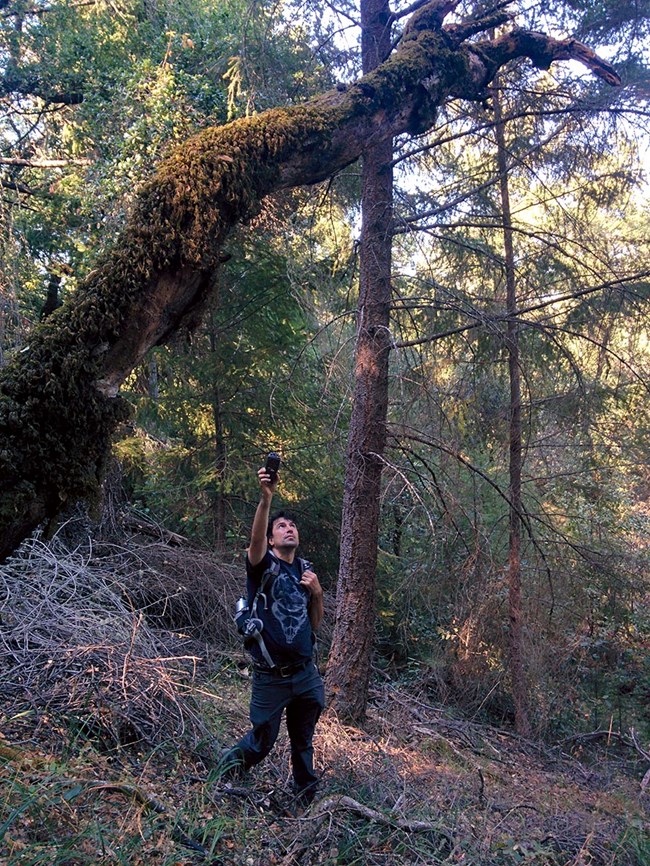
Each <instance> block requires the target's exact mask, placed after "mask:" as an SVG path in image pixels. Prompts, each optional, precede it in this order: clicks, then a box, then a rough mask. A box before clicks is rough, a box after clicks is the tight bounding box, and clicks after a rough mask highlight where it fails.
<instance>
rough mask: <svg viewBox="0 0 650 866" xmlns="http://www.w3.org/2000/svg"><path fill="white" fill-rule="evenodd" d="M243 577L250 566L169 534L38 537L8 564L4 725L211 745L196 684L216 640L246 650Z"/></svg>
mask: <svg viewBox="0 0 650 866" xmlns="http://www.w3.org/2000/svg"><path fill="white" fill-rule="evenodd" d="M241 583H242V567H241V566H238V565H236V564H231V565H224V564H223V563H220V562H218V561H217V560H216V558H213V557H210V556H209V555H206V554H204V553H201V552H199V551H191V550H190V551H188V550H187V549H180V548H172V547H169V546H168V545H166V544H164V543H162V542H154V543H145V542H144V541H143V540H142V539H140V540H137V541H130V542H129V543H128V544H127V543H126V541H125V542H124V543H122V544H111V545H108V544H102V545H101V546H99V547H97V548H94V547H93V545H92V542H91V541H90V539H89V538H88V537H86V539H85V540H84V541H83V543H82V544H80V545H78V546H76V547H70V546H68V545H66V544H64V543H63V542H62V541H61V540H60V539H57V538H55V539H54V541H50V542H48V543H44V542H43V541H41V540H39V539H38V538H37V539H32V540H30V541H28V542H26V543H25V544H24V545H23V546H22V547H21V549H20V550H19V552H18V553H17V554H16V555H15V556H14V557H12V558H11V559H9V560H8V561H7V562H6V563H5V564H3V565H2V566H0V682H1V683H2V690H1V692H2V694H1V699H0V719H2V720H3V727H4V728H5V730H9V729H10V728H11V727H16V726H20V727H24V726H27V727H28V728H29V729H30V730H31V731H32V732H34V731H38V729H39V727H40V726H42V725H47V728H48V733H49V735H51V733H52V730H53V729H56V728H57V727H58V726H60V728H61V733H62V734H63V735H65V736H66V737H69V735H70V733H71V729H72V732H74V731H75V730H78V731H79V733H82V734H83V733H85V734H87V735H89V736H92V737H93V738H97V739H100V740H105V741H106V744H107V745H114V744H117V743H126V742H128V743H141V744H142V745H143V746H151V745H155V744H160V743H164V742H166V741H169V740H170V739H171V740H177V741H178V738H179V737H180V736H183V738H184V740H185V742H186V743H188V744H189V745H190V746H193V745H196V746H198V745H199V744H203V745H204V746H205V743H206V742H207V741H208V740H209V734H208V732H207V730H206V729H205V725H204V723H203V721H202V719H201V715H200V713H199V712H198V711H197V708H196V706H195V703H194V701H193V699H192V697H191V693H190V688H189V686H190V684H191V682H192V679H193V678H194V676H195V675H196V671H197V667H198V666H199V665H200V664H202V662H203V661H204V659H205V656H206V650H208V649H209V645H208V642H210V641H217V642H218V645H219V648H220V649H221V650H222V651H223V650H226V651H228V650H229V649H233V650H234V649H235V648H236V646H237V641H236V636H235V634H234V629H233V625H232V621H231V618H230V611H231V608H232V602H233V600H234V599H235V598H236V596H237V595H238V593H239V590H240V587H241Z"/></svg>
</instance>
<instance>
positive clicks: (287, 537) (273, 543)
mask: <svg viewBox="0 0 650 866" xmlns="http://www.w3.org/2000/svg"><path fill="white" fill-rule="evenodd" d="M268 541H269V547H278V548H294V549H295V548H296V547H298V544H299V543H300V537H299V535H298V527H297V526H296V524H295V523H294V522H293V520H290V519H289V518H288V517H278V519H277V520H274V521H273V531H272V532H271V535H269V539H268Z"/></svg>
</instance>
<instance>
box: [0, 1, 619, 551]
mask: <svg viewBox="0 0 650 866" xmlns="http://www.w3.org/2000/svg"><path fill="white" fill-rule="evenodd" d="M458 5H459V0H433V2H430V3H428V4H426V5H424V6H422V7H421V8H420V9H418V11H416V12H415V13H414V14H413V16H412V17H411V19H410V20H409V23H408V25H407V26H406V28H405V30H404V33H403V35H402V38H401V39H400V41H399V43H398V45H397V46H396V48H395V50H394V51H393V53H392V54H391V56H390V57H389V58H388V59H387V60H386V61H385V62H384V63H383V64H382V65H380V66H379V67H378V68H376V69H374V70H373V71H372V72H369V73H368V74H366V75H364V76H363V77H362V78H361V79H359V80H358V81H357V82H356V83H354V84H351V85H347V86H345V87H341V88H337V89H335V90H332V91H329V92H327V93H324V94H322V95H321V96H318V97H316V98H314V99H312V100H310V101H309V102H307V103H305V104H303V105H293V106H291V107H288V108H277V109H272V110H270V111H266V112H264V113H262V114H259V115H258V116H255V117H249V118H246V119H243V120H239V121H236V122H234V123H231V124H228V125H226V126H221V127H213V128H209V129H206V130H204V131H203V132H201V133H199V134H197V135H196V136H195V137H193V138H191V139H190V140H189V141H187V142H186V143H185V144H184V145H183V146H182V147H179V148H178V149H176V150H175V151H174V152H173V153H172V154H171V155H170V156H169V157H168V158H167V159H165V161H164V162H163V163H162V164H161V165H160V167H159V169H158V171H157V173H156V174H155V176H154V177H153V178H152V179H151V180H149V181H148V182H147V183H146V184H145V185H144V186H143V188H142V190H141V191H140V193H139V195H138V196H137V199H136V202H135V204H134V207H133V209H132V212H131V215H130V217H129V220H128V222H127V225H126V227H125V228H124V230H123V231H122V233H121V235H120V237H119V238H118V240H117V242H116V243H115V244H114V246H113V247H112V248H111V249H109V250H107V251H105V252H104V253H103V254H102V255H101V257H100V258H99V261H98V264H97V266H96V268H95V269H94V270H93V271H92V272H91V273H90V274H89V275H88V277H87V278H86V279H85V280H84V282H83V283H82V284H81V286H80V288H79V290H78V292H77V294H76V296H75V297H74V298H73V299H72V300H71V301H70V302H69V303H68V304H66V305H65V306H64V307H62V308H60V309H59V310H57V311H56V312H55V313H54V314H53V315H52V316H50V317H49V318H48V319H47V320H46V321H45V322H44V323H43V324H42V325H41V326H40V327H39V328H38V329H37V331H36V332H35V333H34V334H33V337H32V339H31V341H30V343H29V345H28V346H27V347H25V349H23V351H22V352H21V353H20V355H19V356H18V357H17V358H16V359H15V360H13V361H12V363H11V364H9V365H8V366H7V367H5V368H4V369H3V371H2V376H1V378H0V539H1V541H0V557H1V558H6V557H7V556H8V555H9V554H10V553H11V552H12V551H13V550H14V549H15V548H16V546H17V545H18V544H19V543H20V541H21V540H22V539H23V538H25V537H26V536H27V535H28V534H29V533H30V532H31V531H32V530H33V529H34V528H35V527H36V526H38V525H39V524H40V523H41V522H43V521H44V520H46V519H48V518H51V517H53V516H54V515H56V514H57V512H59V511H60V510H61V509H62V508H63V507H65V506H67V505H70V504H71V503H72V502H74V501H76V500H78V499H80V498H84V497H88V496H92V495H93V494H94V493H95V492H96V491H97V487H98V480H99V478H100V477H101V473H102V467H103V464H104V462H105V459H106V455H107V453H108V450H109V446H110V440H111V435H112V432H113V430H114V429H115V427H116V425H117V424H118V423H119V422H120V421H121V420H123V419H124V418H125V417H126V416H127V414H128V412H127V405H126V403H125V402H124V401H123V400H122V399H121V398H120V396H119V389H120V386H121V384H122V382H123V381H124V379H125V377H126V376H127V375H128V374H129V372H130V371H131V370H132V369H133V367H134V366H135V365H137V364H138V363H139V362H140V361H141V360H142V358H143V357H144V355H145V354H146V353H147V352H148V350H149V349H151V347H152V346H156V345H159V344H161V343H163V342H165V341H166V340H168V339H169V338H170V337H171V336H172V335H173V334H174V333H175V332H176V331H177V330H178V329H180V328H191V327H192V326H193V325H194V324H196V323H197V322H198V320H199V317H200V314H201V311H202V309H203V308H204V307H205V305H206V302H207V300H208V298H209V296H210V293H211V291H212V289H213V286H214V277H215V272H216V270H217V268H218V266H219V262H220V258H221V256H222V255H223V254H222V248H223V245H224V242H225V241H226V239H227V238H228V235H229V233H230V231H231V230H232V228H233V227H234V226H235V225H236V224H237V223H239V222H242V221H245V220H247V219H249V218H250V217H251V216H252V215H253V214H255V212H256V211H257V209H258V207H259V205H260V202H261V200H262V199H263V198H264V197H265V196H268V195H270V194H272V193H274V192H276V191H278V190H281V189H286V188H288V187H294V186H299V185H303V184H312V183H315V182H317V181H321V180H323V179H325V178H327V177H328V176H330V175H332V174H334V173H335V172H337V171H339V170H340V169H341V168H343V167H344V166H346V165H348V164H349V163H351V162H353V161H354V160H356V159H357V158H358V157H359V156H360V155H361V154H362V153H363V151H364V148H365V147H367V146H368V144H374V143H377V142H379V141H382V140H385V139H388V138H390V137H393V136H395V135H398V134H401V133H404V132H408V133H412V134H414V135H416V134H418V133H422V132H424V131H426V130H427V129H428V128H429V127H430V126H431V125H432V124H433V121H434V119H435V116H436V111H437V109H438V108H439V107H440V106H441V105H443V104H444V103H446V102H448V101H449V100H452V99H464V100H485V99H486V97H487V87H488V85H489V84H490V82H491V81H492V80H493V78H494V76H495V75H496V73H497V72H498V70H499V69H500V68H501V67H503V66H504V65H505V64H508V63H511V62H513V61H516V60H519V59H521V58H528V60H529V61H531V62H532V63H533V64H535V65H536V66H538V67H540V68H544V69H546V68H548V67H549V66H550V65H551V64H552V63H553V62H554V61H560V60H578V61H580V62H582V63H583V64H584V65H586V66H587V67H588V68H589V69H591V70H592V71H593V73H594V74H595V75H597V76H599V77H600V78H602V79H603V80H604V81H606V82H607V83H608V84H611V85H618V84H619V83H620V80H619V77H618V75H617V74H616V72H615V71H614V70H613V69H612V67H611V66H610V65H609V64H608V63H606V62H605V61H603V60H601V59H600V58H598V57H597V56H596V55H595V54H594V52H593V51H591V50H590V49H589V48H588V47H586V46H585V45H583V44H581V43H579V42H577V41H576V40H573V39H565V40H558V39H553V38H550V37H547V36H545V35H543V34H541V33H535V32H530V31H525V30H521V29H517V28H516V27H513V26H510V25H508V22H509V16H508V14H507V13H506V12H503V11H500V10H499V7H497V10H498V11H496V12H494V13H493V14H490V15H487V16H484V17H481V18H475V19H471V20H466V21H463V22H455V23H448V24H445V23H444V21H445V18H446V17H447V16H448V15H449V14H450V13H451V12H453V11H454V10H455V9H456V7H457V6H458ZM504 25H508V26H506V27H505V28H504ZM495 28H502V30H501V31H500V35H498V36H496V37H494V36H493V35H492V34H493V33H494V29H495ZM488 31H489V33H490V35H489V36H487V35H486V36H485V38H481V36H482V34H487V33H488Z"/></svg>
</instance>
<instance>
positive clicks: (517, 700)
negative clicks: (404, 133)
mask: <svg viewBox="0 0 650 866" xmlns="http://www.w3.org/2000/svg"><path fill="white" fill-rule="evenodd" d="M493 102H494V119H495V131H496V138H497V164H498V168H499V188H500V193H501V213H502V217H503V248H504V258H505V276H506V309H507V313H508V332H507V338H506V345H507V351H508V374H509V378H510V432H509V441H510V461H509V472H510V483H509V488H508V498H509V500H510V506H509V508H510V519H509V548H510V549H509V563H508V616H509V618H510V679H511V682H512V698H513V701H514V705H515V728H516V730H517V733H519V734H522V735H523V736H528V735H529V734H530V721H529V716H528V683H527V679H526V665H525V661H524V659H525V655H526V647H525V643H524V633H523V632H524V611H523V605H522V597H521V515H522V506H523V502H522V497H521V467H522V430H521V370H520V364H521V359H520V351H519V325H518V323H517V321H516V318H515V316H516V313H517V277H516V271H515V253H514V242H513V230H512V211H511V208H510V189H509V184H508V160H507V155H506V154H507V150H506V136H505V122H504V119H503V112H502V108H501V94H500V92H499V85H498V81H497V82H495V87H494V97H493Z"/></svg>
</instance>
